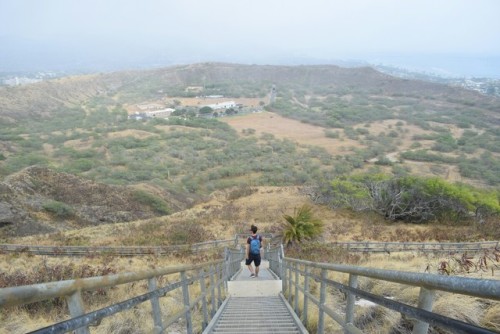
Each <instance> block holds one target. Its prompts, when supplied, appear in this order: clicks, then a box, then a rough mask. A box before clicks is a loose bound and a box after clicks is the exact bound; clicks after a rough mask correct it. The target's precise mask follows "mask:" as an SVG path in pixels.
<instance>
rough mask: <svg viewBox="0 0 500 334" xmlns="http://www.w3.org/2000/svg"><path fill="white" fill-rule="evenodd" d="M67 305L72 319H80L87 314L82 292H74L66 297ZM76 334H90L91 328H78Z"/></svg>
mask: <svg viewBox="0 0 500 334" xmlns="http://www.w3.org/2000/svg"><path fill="white" fill-rule="evenodd" d="M66 303H67V304H68V309H69V313H70V314H71V317H72V318H76V317H79V316H81V315H84V314H85V308H84V307H83V300H82V294H81V291H80V290H77V291H75V292H73V293H72V294H71V295H69V296H66ZM75 332H76V334H90V331H89V328H88V327H87V326H85V327H81V328H78V329H77V330H76V331H75Z"/></svg>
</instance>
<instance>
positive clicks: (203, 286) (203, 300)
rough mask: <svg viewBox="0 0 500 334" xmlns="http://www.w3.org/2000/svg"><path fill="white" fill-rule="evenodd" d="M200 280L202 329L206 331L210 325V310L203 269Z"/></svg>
mask: <svg viewBox="0 0 500 334" xmlns="http://www.w3.org/2000/svg"><path fill="white" fill-rule="evenodd" d="M199 278H200V290H201V297H202V298H201V309H202V312H203V324H202V329H205V328H206V327H207V325H208V309H207V286H206V284H205V271H204V270H203V269H201V270H200V272H199Z"/></svg>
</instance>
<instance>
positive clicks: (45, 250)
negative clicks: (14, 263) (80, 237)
mask: <svg viewBox="0 0 500 334" xmlns="http://www.w3.org/2000/svg"><path fill="white" fill-rule="evenodd" d="M234 244H235V239H225V240H213V241H207V242H201V243H195V244H186V245H172V246H117V247H113V246H94V247H91V246H36V245H34V246H33V245H14V244H1V245H0V252H24V253H29V254H37V255H71V256H76V255H84V256H85V255H95V254H106V255H120V256H139V255H156V256H161V255H171V254H172V253H179V252H186V251H192V252H194V253H196V252H200V251H204V250H207V249H212V248H217V247H222V246H228V247H229V246H233V245H234Z"/></svg>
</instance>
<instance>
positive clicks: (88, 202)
mask: <svg viewBox="0 0 500 334" xmlns="http://www.w3.org/2000/svg"><path fill="white" fill-rule="evenodd" d="M144 194H146V195H144ZM141 195H142V196H141ZM168 195H169V194H158V193H156V194H155V193H152V192H151V190H149V191H147V190H138V189H137V188H133V187H123V186H112V185H105V184H100V183H96V182H93V181H89V180H85V179H82V178H79V177H76V176H74V175H71V174H66V173H58V172H55V171H53V170H50V169H47V168H43V167H37V166H33V167H29V168H26V169H24V170H22V171H20V172H18V173H15V174H13V175H10V176H9V177H7V178H6V179H5V180H4V181H3V182H0V240H4V241H6V240H7V241H8V238H9V237H14V236H26V235H33V234H39V233H48V232H55V231H62V230H68V229H75V228H82V227H85V226H93V225H100V224H108V223H116V222H128V221H134V220H138V219H146V218H152V217H155V216H160V215H163V214H165V211H160V212H159V211H158V206H156V207H155V205H153V203H152V202H155V200H156V202H155V203H156V204H157V203H163V204H165V205H166V207H168V209H169V210H171V211H172V212H173V211H177V210H179V209H181V208H185V205H183V203H180V202H179V201H173V200H172V198H171V197H169V196H168ZM145 199H146V200H145ZM148 199H149V202H148ZM151 199H153V201H151Z"/></svg>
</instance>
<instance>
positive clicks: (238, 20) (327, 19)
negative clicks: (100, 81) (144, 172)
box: [0, 0, 500, 70]
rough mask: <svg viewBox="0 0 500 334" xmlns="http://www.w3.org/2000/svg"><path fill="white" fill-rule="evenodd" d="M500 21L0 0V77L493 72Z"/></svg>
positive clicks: (192, 2) (392, 4) (198, 2)
mask: <svg viewBox="0 0 500 334" xmlns="http://www.w3.org/2000/svg"><path fill="white" fill-rule="evenodd" d="M499 16H500V1H498V0H467V1H466V0H342V1H341V0H303V1H302V0H280V1H277V0H265V1H264V0H0V42H1V43H2V44H0V69H3V70H5V69H6V68H7V67H8V66H10V65H9V64H11V65H12V67H16V66H20V64H23V63H26V65H24V66H27V64H31V65H37V63H40V64H49V63H51V62H52V63H58V62H59V63H61V64H62V63H63V64H65V65H67V66H70V65H71V64H72V63H74V64H75V66H76V65H78V64H88V63H94V64H99V62H101V63H106V62H111V63H114V64H115V65H116V64H121V63H123V64H127V63H129V64H134V63H138V62H141V61H145V62H147V63H151V64H153V63H157V64H159V65H161V64H163V63H164V64H165V65H168V64H169V63H182V62H194V61H208V60H210V61H213V60H220V61H233V62H246V63H276V62H277V61H285V60H286V59H295V61H300V59H319V60H333V59H344V60H346V59H359V60H367V61H377V60H380V61H383V60H386V59H396V58H398V57H413V58H418V57H423V58H425V57H427V58H428V57H433V56H439V57H441V58H443V57H448V56H453V57H465V58H470V59H483V60H482V61H484V62H486V65H487V63H488V62H490V61H491V60H492V59H496V60H498V59H500V19H499ZM391 57H392V58H391ZM476 61H479V60H476ZM2 63H3V64H2ZM471 65H474V64H471ZM475 65H482V64H475ZM125 66H126V65H125Z"/></svg>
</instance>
